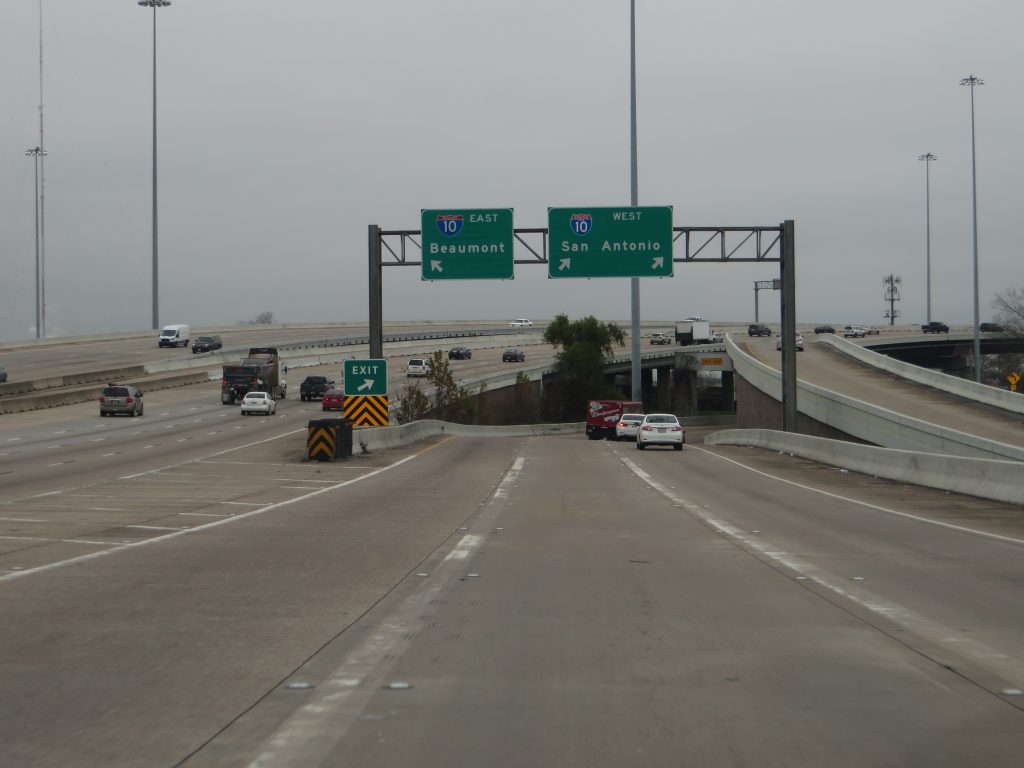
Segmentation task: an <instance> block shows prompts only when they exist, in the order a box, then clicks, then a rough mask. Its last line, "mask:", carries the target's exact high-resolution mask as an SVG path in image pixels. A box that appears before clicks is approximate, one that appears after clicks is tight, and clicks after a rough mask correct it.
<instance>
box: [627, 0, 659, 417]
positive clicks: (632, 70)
mask: <svg viewBox="0 0 1024 768" xmlns="http://www.w3.org/2000/svg"><path fill="white" fill-rule="evenodd" d="M629 166H630V195H629V204H630V205H632V206H634V207H636V206H637V205H639V204H640V203H639V196H640V195H639V187H638V185H637V173H636V0H629ZM629 287H630V336H631V338H632V347H631V352H632V354H631V357H632V359H633V364H632V366H631V367H630V379H631V383H632V399H633V400H635V401H637V402H641V401H642V400H643V389H642V386H641V382H640V278H638V277H631V278H630V279H629ZM661 384H662V383H661V381H660V380H659V381H658V387H659V388H660V387H661Z"/></svg>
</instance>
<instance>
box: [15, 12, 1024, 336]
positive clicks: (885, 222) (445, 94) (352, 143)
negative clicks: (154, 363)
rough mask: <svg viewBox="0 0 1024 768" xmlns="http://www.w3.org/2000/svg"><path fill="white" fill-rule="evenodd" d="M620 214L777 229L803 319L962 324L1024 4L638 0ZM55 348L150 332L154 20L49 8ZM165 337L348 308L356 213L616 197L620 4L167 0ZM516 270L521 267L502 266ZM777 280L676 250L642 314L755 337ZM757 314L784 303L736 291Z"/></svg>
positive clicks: (469, 303) (49, 287)
mask: <svg viewBox="0 0 1024 768" xmlns="http://www.w3.org/2000/svg"><path fill="white" fill-rule="evenodd" d="M636 6H637V51H638V52H637V78H638V122H639V130H638V137H639V196H640V204H641V205H670V206H672V207H673V209H674V223H675V224H676V225H677V226H682V225H690V226H710V225H715V226H749V225H771V226H774V225H778V224H779V223H780V222H781V221H783V220H784V219H793V220H794V221H795V222H796V260H797V261H796V263H797V272H796V282H797V319H798V321H799V322H801V323H816V322H824V321H830V322H833V323H840V324H845V323H848V322H859V323H869V324H875V325H879V324H883V323H887V322H888V320H886V319H885V318H884V317H883V312H884V311H885V310H886V309H887V305H886V303H885V302H884V301H883V295H884V292H883V283H882V280H883V277H884V276H886V275H889V274H894V275H897V276H899V277H900V278H901V280H902V285H901V287H902V291H901V295H902V300H901V302H900V303H899V309H900V311H901V313H902V316H901V318H900V320H899V322H912V323H919V322H923V321H924V319H925V307H926V289H925V284H926V280H925V275H926V270H925V263H926V259H925V229H926V228H925V164H924V163H923V162H919V161H918V159H917V158H918V156H919V155H921V154H922V153H925V152H932V153H934V154H935V155H937V156H938V158H939V159H938V160H937V161H936V162H934V163H932V164H931V211H932V316H933V319H940V320H945V321H946V322H948V323H951V324H969V323H970V322H971V318H972V311H973V310H972V300H973V299H972V296H973V294H972V290H973V289H972V279H973V278H972V274H973V272H972V237H971V154H970V152H971V133H970V116H971V113H970V92H969V89H967V88H964V87H961V86H960V85H959V84H958V83H959V81H960V80H961V79H962V78H964V77H966V76H968V75H970V74H975V75H977V76H979V77H981V78H983V79H984V80H985V85H984V86H981V87H980V88H978V89H977V90H976V92H975V114H976V125H977V178H978V221H979V265H980V295H981V318H982V320H985V319H989V318H990V317H991V314H992V310H991V301H992V298H993V295H994V294H995V292H997V291H1000V290H1004V289H1006V288H1009V287H1024V268H1022V267H1021V256H1020V253H1019V248H1018V242H1019V240H1020V236H1019V234H1018V229H1017V227H1018V225H1019V223H1020V220H1021V218H1022V213H1024V206H1022V193H1021V189H1022V184H1021V175H1022V174H1021V172H1022V154H1024V150H1022V140H1021V136H1024V98H1022V94H1024V88H1022V86H1024V56H1021V53H1020V50H1021V44H1020V35H1021V30H1022V29H1024V4H1021V3H1017V2H1010V0H1000V1H999V2H995V1H993V0H977V1H976V2H974V3H971V4H969V5H964V4H963V3H962V2H956V3H954V2H950V1H948V0H928V1H927V2H926V1H925V0H900V1H899V2H893V1H892V0H860V2H857V3H839V2H831V1H830V0H825V1H823V0H776V1H775V2H771V3H766V2H763V0H732V1H730V0H719V1H718V2H681V1H680V0H637V3H636ZM42 11H43V13H42V15H43V24H42V26H43V47H44V67H43V69H44V79H43V102H44V116H45V149H46V151H47V153H48V154H47V157H46V159H45V182H46V183H45V190H46V197H45V208H44V210H45V221H46V229H45V232H46V235H45V254H46V271H45V274H46V298H47V301H46V308H47V331H48V335H68V334H81V333H90V332H101V331H115V330H132V329H145V328H149V327H150V324H151V311H152V309H151V299H150V297H151V268H152V262H151V237H152V234H151V228H150V227H151V222H150V209H151V198H150V193H151V184H152V176H151V162H152V159H151V146H152V145H151V141H152V135H151V130H152V124H151V115H152V112H151V109H152V102H151V99H152V51H153V48H152V45H153V38H152V34H153V28H152V23H153V11H152V10H151V9H146V8H141V7H139V6H138V5H137V4H136V2H135V1H134V0H97V1H96V2H82V0H42ZM157 14H158V21H157V25H158V26H157V35H158V41H157V42H158V67H159V71H158V88H159V93H158V96H159V98H158V107H159V195H160V197H159V200H160V204H159V235H160V239H159V245H160V322H161V323H173V322H186V323H190V324H192V325H193V327H203V326H211V325H222V324H232V323H235V322H238V321H246V320H249V319H251V318H253V317H255V316H256V315H257V314H259V313H260V312H265V311H269V312H273V313H274V318H275V319H276V320H279V321H285V322H309V321H318V320H323V321H365V320H366V318H367V313H368V309H367V299H366V296H367V268H366V262H367V225H368V224H379V225H380V226H381V227H383V228H385V229H400V228H409V229H416V228H419V224H420V220H419V212H420V209H421V208H445V207H467V208H471V207H473V208H491V207H495V208H513V209H514V210H515V224H516V226H517V227H543V226H546V224H547V220H546V211H547V208H548V206H577V205H579V206H586V205H590V206H593V205H619V204H626V203H628V202H629V199H630V162H629V2H628V0H545V1H544V2H540V0H517V2H514V3H502V4H492V3H487V2H479V0H477V1H476V2H469V0H435V1H434V2H422V0H417V1H415V2H414V1H413V0H377V2H366V3H345V2H336V1H335V2H325V1H323V0H305V2H283V1H282V0H202V1H200V0H174V4H173V5H172V6H171V7H169V8H164V9H160V10H159V11H158V12H157ZM38 44H39V0H2V2H0V66H2V70H0V71H2V72H3V73H4V74H3V77H2V78H0V101H2V105H3V109H2V110H0V180H2V182H0V184H2V186H0V339H4V340H10V339H18V338H28V337H31V336H33V335H34V333H35V331H34V322H35V303H34V299H33V290H34V283H35V237H34V229H33V224H34V211H35V207H34V191H33V190H34V163H33V160H32V159H31V158H29V157H26V156H25V154H24V152H25V150H26V149H28V148H31V147H35V146H37V145H38V144H39V108H38V105H39V100H40V97H39V90H40V89H39V48H38ZM522 255H523V256H524V257H525V256H526V255H528V254H526V253H524V254H522ZM777 276H778V265H777V264H774V263H771V264H769V263H764V264H760V265H758V264H738V263H737V264H720V263H715V264H676V266H675V276H674V277H673V278H666V279H662V280H644V281H642V282H641V307H642V316H643V318H644V319H645V320H648V319H649V320H656V319H663V320H673V319H676V318H681V317H683V316H685V315H690V314H697V315H703V316H707V317H709V318H711V319H712V320H719V321H731V320H735V321H746V322H749V321H751V320H752V319H753V314H754V296H753V282H754V281H755V280H766V279H771V278H773V277H777ZM629 297H630V291H629V281H628V280H623V279H600V280H598V279H595V280H573V281H566V280H549V279H548V278H547V269H546V268H545V267H543V266H539V265H529V266H517V267H516V276H515V279H514V280H512V281H504V282H484V281H471V282H456V283H451V282H449V283H443V284H442V283H424V282H421V281H420V279H419V269H418V268H413V267H406V268H393V269H386V270H385V271H384V319H385V321H388V320H402V319H412V320H418V319H426V320H443V319H490V318H493V319H508V318H512V317H530V318H532V319H534V320H544V319H548V318H550V317H552V316H553V315H554V314H556V313H558V312H566V313H568V314H569V315H570V317H578V316H582V315H586V314H594V315H596V316H598V317H600V318H602V319H608V320H614V319H619V320H628V317H629V308H630V300H629ZM760 299H761V300H760V307H761V320H762V321H771V322H774V321H777V319H778V317H779V308H778V294H777V293H772V292H762V293H761V295H760Z"/></svg>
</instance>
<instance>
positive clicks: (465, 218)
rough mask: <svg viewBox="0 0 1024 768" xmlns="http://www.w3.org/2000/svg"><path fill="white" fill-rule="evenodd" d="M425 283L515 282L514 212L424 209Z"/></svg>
mask: <svg viewBox="0 0 1024 768" xmlns="http://www.w3.org/2000/svg"><path fill="white" fill-rule="evenodd" d="M420 221H421V232H422V233H423V263H422V265H421V267H420V278H421V279H423V280H511V279H512V271H513V266H512V264H513V254H512V251H513V248H512V244H513V238H514V235H513V227H512V209H511V208H475V209H459V210H455V209H445V210H435V209H430V210H427V209H423V210H421V211H420Z"/></svg>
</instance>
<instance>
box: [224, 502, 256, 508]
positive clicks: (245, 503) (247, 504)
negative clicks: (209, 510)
mask: <svg viewBox="0 0 1024 768" xmlns="http://www.w3.org/2000/svg"><path fill="white" fill-rule="evenodd" d="M221 504H238V505H239V506H241V507H259V506H262V505H263V502H262V501H222V502H221Z"/></svg>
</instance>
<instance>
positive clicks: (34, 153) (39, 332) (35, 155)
mask: <svg viewBox="0 0 1024 768" xmlns="http://www.w3.org/2000/svg"><path fill="white" fill-rule="evenodd" d="M45 154H46V153H45V152H43V150H42V148H41V147H34V148H32V149H26V150H25V155H26V156H27V157H31V158H32V159H33V161H34V162H35V166H36V338H37V339H41V338H43V303H42V291H41V289H40V285H39V279H40V275H41V272H42V270H41V269H40V266H41V265H40V262H39V234H40V232H39V164H40V163H41V162H42V159H43V155H45Z"/></svg>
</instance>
